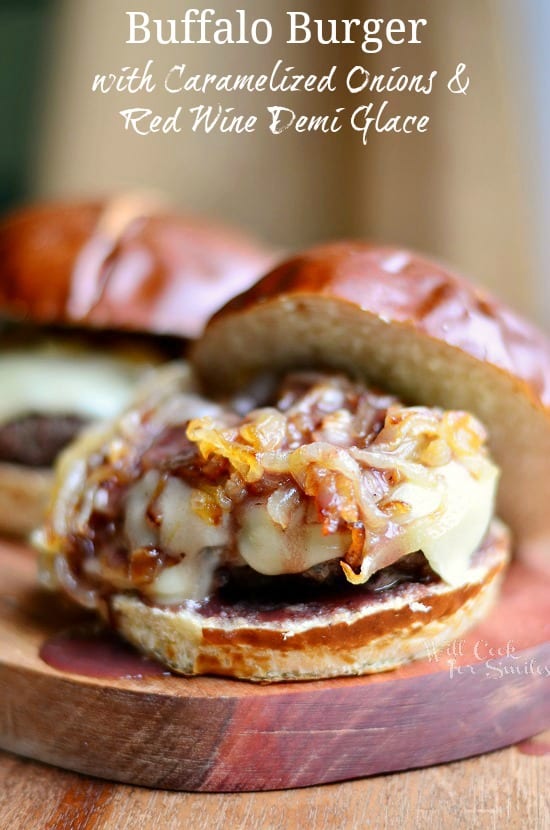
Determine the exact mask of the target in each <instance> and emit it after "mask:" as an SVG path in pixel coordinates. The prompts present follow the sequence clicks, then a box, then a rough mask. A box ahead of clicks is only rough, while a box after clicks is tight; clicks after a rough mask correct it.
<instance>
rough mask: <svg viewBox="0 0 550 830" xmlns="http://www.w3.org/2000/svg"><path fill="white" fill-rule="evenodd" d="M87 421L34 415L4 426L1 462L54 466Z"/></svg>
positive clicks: (0, 434) (0, 437)
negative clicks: (60, 454)
mask: <svg viewBox="0 0 550 830" xmlns="http://www.w3.org/2000/svg"><path fill="white" fill-rule="evenodd" d="M86 423H87V421H86V420H85V419H84V418H80V417H79V416H77V415H37V414H30V415H24V416H22V417H20V418H16V419H14V420H13V421H8V422H7V423H5V424H2V425H0V461H4V462H8V463H11V464H21V465H22V466H24V467H51V466H52V465H53V463H54V461H55V459H56V458H57V456H58V455H59V453H60V452H61V450H62V449H64V448H65V447H66V446H67V444H69V443H70V442H71V441H72V440H73V439H74V438H76V436H77V435H78V433H79V432H80V431H81V430H82V428H83V427H84V426H85V425H86Z"/></svg>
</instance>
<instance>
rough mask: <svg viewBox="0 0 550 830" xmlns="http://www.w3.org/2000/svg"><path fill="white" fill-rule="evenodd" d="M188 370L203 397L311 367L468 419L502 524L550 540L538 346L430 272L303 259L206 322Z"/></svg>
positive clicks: (453, 279)
mask: <svg viewBox="0 0 550 830" xmlns="http://www.w3.org/2000/svg"><path fill="white" fill-rule="evenodd" d="M192 360H193V362H194V364H195V367H196V369H197V370H198V372H199V375H200V376H201V377H202V379H203V382H204V383H205V385H206V386H207V388H209V389H210V390H211V391H216V390H225V391H229V390H231V389H235V388H237V387H238V386H240V385H241V384H243V383H246V382H248V381H250V380H251V379H252V378H253V377H254V376H255V375H257V374H258V373H262V372H266V371H268V372H278V373H280V372H283V371H285V370H286V369H288V368H293V369H296V368H297V367H312V366H314V367H318V366H321V367H328V368H334V369H339V370H344V371H346V372H348V373H350V374H352V375H353V376H357V377H360V378H364V379H366V380H367V381H369V382H371V383H373V384H375V385H378V386H379V387H381V388H382V389H385V390H387V391H390V392H393V393H395V394H397V395H398V396H399V397H400V398H401V399H402V400H404V401H405V402H407V403H409V404H422V405H426V406H442V407H444V408H446V409H464V410H468V411H470V412H472V413H473V414H475V415H476V416H477V417H478V418H479V419H480V420H481V421H482V422H483V423H484V424H485V425H486V427H487V429H488V432H489V443H490V448H491V452H492V454H493V457H494V458H495V460H496V461H497V463H498V464H499V465H500V467H501V469H502V480H501V485H500V504H499V515H500V516H501V518H502V519H504V520H505V521H506V522H507V523H509V524H510V525H511V526H512V528H513V530H514V531H515V533H516V534H517V535H518V537H519V538H520V539H521V540H522V541H524V540H526V539H527V538H529V537H540V536H545V535H547V534H549V532H550V509H549V505H550V345H549V342H548V340H547V339H546V338H545V337H544V335H542V334H541V333H540V332H539V331H537V330H536V329H535V328H534V327H533V326H531V325H530V324H529V323H527V322H526V321H524V320H522V319H521V318H520V317H519V316H518V315H516V314H515V313H514V312H512V311H510V310H509V309H507V308H506V307H505V306H504V305H502V304H501V303H499V302H497V301H496V300H494V299H493V298H492V297H490V296H489V295H487V294H486V293H484V292H482V291H481V290H479V289H478V288H476V287H474V286H473V285H471V284H470V283H468V282H467V281H466V280H464V279H462V278H460V277H458V276H456V275H454V274H452V273H450V272H449V271H448V270H446V269H445V268H444V267H442V266H441V265H439V264H436V263H434V262H431V261H430V260H428V259H425V258H423V257H421V256H418V255H416V254H414V253H411V252H410V251H406V250H402V249H400V248H392V247H381V246H376V245H369V244H364V243H338V244H333V245H327V246H323V247H318V248H314V249H312V250H310V251H306V252H305V253H303V254H300V255H298V256H296V257H294V258H293V259H290V260H288V261H287V262H285V263H283V264H282V265H280V266H279V267H278V268H276V269H275V270H274V271H272V272H271V273H270V274H268V275H267V276H266V277H264V278H263V279H262V280H260V282H259V283H257V284H256V285H255V286H254V287H253V288H252V289H250V290H249V291H247V292H245V293H244V294H242V295H241V296H239V297H237V298H236V299H234V300H233V301H231V302H230V303H229V304H228V305H226V306H225V308H224V309H222V310H221V311H220V312H219V313H218V314H216V315H215V317H214V318H213V320H212V321H211V322H210V324H209V325H208V327H207V329H206V332H205V334H204V335H203V337H202V338H201V340H200V341H199V342H198V344H197V345H196V347H195V348H194V350H193V353H192Z"/></svg>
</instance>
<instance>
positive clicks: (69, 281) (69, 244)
mask: <svg viewBox="0 0 550 830" xmlns="http://www.w3.org/2000/svg"><path fill="white" fill-rule="evenodd" d="M272 262H273V257H272V255H271V254H270V253H268V252H267V251H266V250H265V249H263V248H262V247H260V246H259V245H258V244H256V243H255V242H252V241H251V240H249V239H247V238H246V237H245V236H242V235H240V234H239V233H237V232H235V231H233V230H229V229H227V228H224V227H218V226H216V225H212V224H211V223H210V222H206V221H201V220H198V219H195V218H188V217H185V216H181V215H178V214H176V213H173V212H170V211H168V210H167V209H166V208H165V207H163V206H162V205H160V204H159V202H158V201H157V200H155V199H153V198H151V197H143V196H140V195H136V194H128V195H123V196H120V197H117V198H113V199H112V200H110V201H102V202H100V201H97V202H82V203H78V202H74V203H72V202H67V203H65V204H63V203H59V204H45V205H40V206H35V207H29V208H25V209H22V210H19V211H18V212H16V213H13V214H11V215H10V216H8V217H7V218H6V219H4V221H3V222H2V223H0V311H3V312H4V313H7V314H9V315H13V316H16V317H21V318H24V319H25V320H30V321H31V322H35V323H40V324H62V325H63V324H69V325H73V326H79V327H86V328H87V327H91V328H108V329H113V330H125V331H143V332H151V333H155V334H170V335H176V336H179V337H184V338H193V337H196V336H198V334H199V333H200V332H201V331H202V328H203V326H204V323H205V322H206V320H207V319H208V318H209V317H210V316H211V314H212V313H213V312H214V311H215V310H216V309H218V308H220V306H222V305H223V304H224V303H225V302H227V300H228V299H229V298H230V297H232V296H234V295H235V294H236V293H237V292H239V291H242V290H244V289H245V288H247V287H248V286H249V285H250V284H251V283H252V282H253V281H254V280H255V279H257V277H258V276H259V275H260V274H262V273H263V272H265V270H266V269H267V267H268V266H269V265H270V264H271V263H272Z"/></svg>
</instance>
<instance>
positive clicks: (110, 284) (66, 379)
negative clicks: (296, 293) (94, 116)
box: [0, 194, 270, 534]
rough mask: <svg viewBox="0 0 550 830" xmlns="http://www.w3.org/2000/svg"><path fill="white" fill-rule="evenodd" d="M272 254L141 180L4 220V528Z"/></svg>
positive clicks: (0, 257)
mask: <svg viewBox="0 0 550 830" xmlns="http://www.w3.org/2000/svg"><path fill="white" fill-rule="evenodd" d="M269 260H270V257H269V255H268V254H267V253H266V251H265V250H264V249H262V248H261V247H260V246H259V245H256V244H255V243H253V242H251V241H249V240H248V239H246V238H245V237H241V236H240V235H239V234H238V233H235V232H233V231H230V230H227V229H225V228H219V227H216V226H215V225H212V224H210V223H207V222H203V221H200V220H197V219H192V218H188V217H185V216H180V215H177V214H175V213H173V212H170V211H169V210H168V209H167V208H166V207H165V206H163V205H161V204H160V202H159V201H158V199H153V198H152V197H145V196H143V195H142V196H140V195H138V194H127V195H123V196H119V197H117V198H113V199H111V200H109V201H97V202H82V203H80V202H70V203H62V204H45V205H40V206H34V207H28V208H24V209H21V210H19V211H17V212H15V213H13V214H11V215H9V216H8V217H6V218H5V219H4V220H3V221H2V222H1V223H0V386H1V388H2V395H1V396H0V530H1V531H2V532H4V533H11V534H26V533H28V532H29V531H30V530H31V529H32V528H34V527H36V525H37V524H39V523H40V521H41V520H42V518H43V512H44V508H45V504H46V502H47V500H48V498H49V491H50V486H51V480H52V476H51V470H52V465H53V463H54V461H55V459H56V457H57V455H58V454H59V452H60V451H61V449H63V447H65V446H66V445H67V444H68V443H69V442H70V440H72V438H74V437H75V435H77V434H78V433H79V431H80V430H81V429H82V427H83V425H85V424H87V423H89V422H90V421H95V420H97V419H102V418H109V417H113V416H114V415H116V414H118V413H119V412H120V411H121V410H122V409H123V408H124V406H125V405H126V404H127V403H128V401H129V399H130V397H131V394H132V392H133V390H134V387H135V384H136V383H137V381H138V380H139V379H140V378H141V377H142V375H143V373H144V371H146V370H147V369H148V368H150V367H151V366H153V365H157V364H159V363H161V362H163V361H166V360H167V359H170V358H173V357H174V356H177V355H181V354H182V353H183V350H184V348H185V345H186V343H187V342H188V341H189V340H190V339H191V338H194V337H196V336H197V335H198V334H199V332H200V331H201V329H202V327H203V326H204V323H205V322H206V320H207V319H208V317H209V316H210V315H211V314H212V313H213V311H214V310H216V309H217V308H219V307H220V306H222V305H223V304H224V303H225V302H226V301H227V300H228V299H229V298H230V297H231V296H233V295H234V294H235V293H236V292H237V291H238V290H242V289H243V288H244V287H246V286H248V285H250V284H251V283H252V282H253V280H254V279H256V278H257V277H258V276H259V274H260V273H261V272H262V271H263V270H265V267H266V263H267V262H268V261H269ZM176 309H177V313H176V311H175V310H176Z"/></svg>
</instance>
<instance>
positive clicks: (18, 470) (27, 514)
mask: <svg viewBox="0 0 550 830" xmlns="http://www.w3.org/2000/svg"><path fill="white" fill-rule="evenodd" d="M52 485H53V473H52V472H50V471H49V470H38V469H33V468H32V467H23V466H20V465H17V464H6V463H4V462H0V533H2V534H8V535H10V536H27V535H28V534H29V533H31V531H32V530H34V529H35V528H36V527H38V525H39V524H40V523H41V522H42V520H43V518H44V514H45V512H46V508H47V506H48V502H49V500H50V494H51V488H52Z"/></svg>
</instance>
